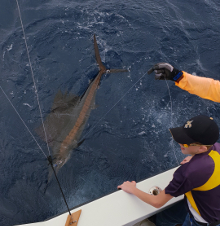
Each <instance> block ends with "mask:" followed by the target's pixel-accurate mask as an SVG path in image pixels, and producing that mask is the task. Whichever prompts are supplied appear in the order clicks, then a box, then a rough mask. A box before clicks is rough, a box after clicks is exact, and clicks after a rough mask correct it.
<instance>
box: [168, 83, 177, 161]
mask: <svg viewBox="0 0 220 226" xmlns="http://www.w3.org/2000/svg"><path fill="white" fill-rule="evenodd" d="M165 81H166V84H167V88H168V92H169V96H170V111H171V118H170V120H171V127H173V104H172V98H171V94H170V87H169V85H168V82H167V80H166V79H165ZM171 146H172V149H173V153H174V156H175V158H176V161H177V163H178V165H179V164H180V163H179V161H178V159H177V156H176V153H175V150H174V143H173V139H172V140H171Z"/></svg>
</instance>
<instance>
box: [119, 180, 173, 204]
mask: <svg viewBox="0 0 220 226" xmlns="http://www.w3.org/2000/svg"><path fill="white" fill-rule="evenodd" d="M118 188H121V189H122V190H123V191H125V192H127V193H130V194H133V195H135V196H137V197H138V198H139V199H141V200H142V201H144V202H146V203H148V204H150V205H151V206H153V207H155V208H160V207H161V206H163V205H164V204H165V203H167V202H168V201H169V200H170V199H172V198H173V196H171V195H169V194H165V190H163V191H162V192H160V193H159V194H158V195H156V196H155V195H150V194H147V193H145V192H143V191H141V190H139V189H138V188H136V182H135V181H132V182H129V181H127V182H124V183H123V184H122V185H119V186H118Z"/></svg>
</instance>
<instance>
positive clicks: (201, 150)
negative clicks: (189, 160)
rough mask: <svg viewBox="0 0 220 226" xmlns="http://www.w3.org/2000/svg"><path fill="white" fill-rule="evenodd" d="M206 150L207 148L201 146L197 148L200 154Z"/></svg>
mask: <svg viewBox="0 0 220 226" xmlns="http://www.w3.org/2000/svg"><path fill="white" fill-rule="evenodd" d="M207 150H208V148H207V147H206V146H205V145H202V146H200V147H199V152H200V153H203V152H206V151H207Z"/></svg>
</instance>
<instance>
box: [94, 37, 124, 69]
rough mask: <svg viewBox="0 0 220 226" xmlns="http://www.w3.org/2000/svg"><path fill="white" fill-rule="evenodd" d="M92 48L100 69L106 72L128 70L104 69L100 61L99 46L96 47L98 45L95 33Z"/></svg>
mask: <svg viewBox="0 0 220 226" xmlns="http://www.w3.org/2000/svg"><path fill="white" fill-rule="evenodd" d="M94 49H95V57H96V61H97V63H98V65H99V68H100V71H102V72H107V73H118V72H128V70H127V69H110V70H106V67H105V66H104V65H103V63H102V61H101V57H100V55H99V48H98V45H97V41H96V37H95V35H94Z"/></svg>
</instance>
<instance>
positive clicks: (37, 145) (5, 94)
mask: <svg viewBox="0 0 220 226" xmlns="http://www.w3.org/2000/svg"><path fill="white" fill-rule="evenodd" d="M0 89H1V90H2V92H3V94H4V95H5V97H6V98H7V100H8V101H9V103H10V104H11V106H12V107H13V108H14V110H15V112H16V113H17V115H18V117H19V118H20V119H21V121H22V123H23V124H24V126H25V127H26V129H27V130H28V132H29V133H30V135H31V136H32V138H33V139H34V140H35V142H36V144H37V146H38V147H39V148H40V150H41V151H42V153H43V154H44V156H45V157H46V158H47V156H46V154H45V153H44V151H43V149H42V148H41V146H40V145H39V143H38V142H37V140H36V139H35V137H34V135H33V134H32V133H31V131H30V130H29V128H28V127H27V125H26V123H25V122H24V120H23V119H22V117H21V116H20V114H19V113H18V111H17V110H16V108H15V106H14V105H13V104H12V102H11V101H10V99H9V97H8V96H7V94H6V93H5V91H4V90H3V89H2V87H1V85H0Z"/></svg>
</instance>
